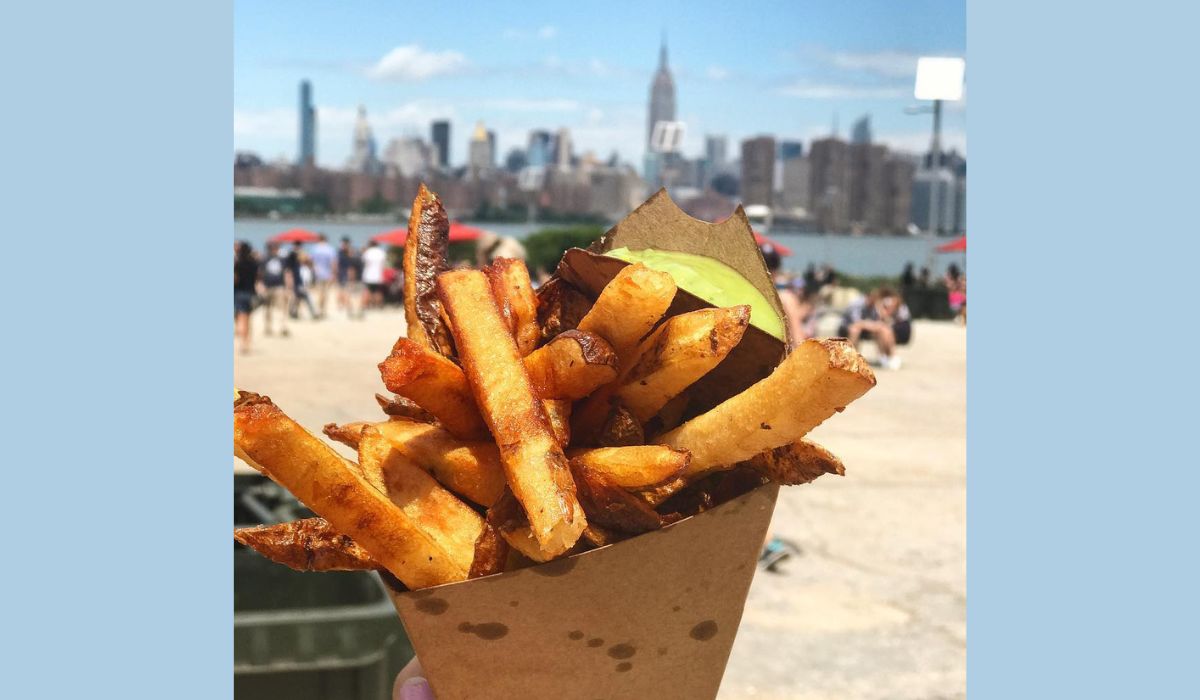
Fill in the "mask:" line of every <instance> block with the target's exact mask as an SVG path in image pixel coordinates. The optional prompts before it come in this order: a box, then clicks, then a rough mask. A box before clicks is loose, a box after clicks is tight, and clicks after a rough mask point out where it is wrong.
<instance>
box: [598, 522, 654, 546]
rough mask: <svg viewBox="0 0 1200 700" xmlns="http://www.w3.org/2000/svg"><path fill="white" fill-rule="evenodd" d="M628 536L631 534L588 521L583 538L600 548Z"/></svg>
mask: <svg viewBox="0 0 1200 700" xmlns="http://www.w3.org/2000/svg"><path fill="white" fill-rule="evenodd" d="M664 524H666V523H664ZM628 537H629V535H626V534H624V533H621V532H617V531H616V530H610V529H608V528H606V527H600V526H599V525H597V524H596V523H588V526H587V529H586V530H584V531H583V537H582V539H584V540H586V541H587V543H588V544H590V545H592V547H595V548H597V549H599V548H600V547H607V546H608V545H610V544H616V543H617V542H620V541H621V540H624V539H627V538H628Z"/></svg>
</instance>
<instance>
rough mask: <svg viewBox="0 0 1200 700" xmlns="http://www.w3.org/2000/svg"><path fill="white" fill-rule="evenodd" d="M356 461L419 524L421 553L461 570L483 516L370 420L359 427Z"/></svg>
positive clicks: (468, 563)
mask: <svg viewBox="0 0 1200 700" xmlns="http://www.w3.org/2000/svg"><path fill="white" fill-rule="evenodd" d="M388 422H390V421H388ZM358 464H359V467H360V468H361V469H362V471H363V474H365V475H366V477H367V481H368V482H370V483H372V484H376V485H379V484H382V485H383V488H384V492H385V493H386V495H387V497H388V498H389V499H391V501H392V503H394V504H395V505H396V507H397V508H399V509H400V510H401V511H402V512H403V513H404V515H406V516H407V517H408V519H409V520H410V521H411V522H412V523H414V524H415V525H416V526H417V527H418V528H419V529H420V531H421V533H422V534H423V535H424V537H425V539H426V540H428V541H429V545H428V547H429V549H430V550H431V551H430V552H429V553H428V555H427V556H432V557H437V558H441V559H445V560H447V561H449V562H450V563H451V564H452V565H454V566H455V567H457V569H458V570H461V571H462V572H463V575H464V576H467V575H468V574H469V572H470V570H471V563H472V561H473V560H474V558H475V542H476V540H478V539H479V536H480V534H481V533H482V531H483V518H481V517H480V516H479V514H478V513H476V512H475V511H474V510H472V509H471V507H470V506H468V505H467V504H465V503H463V502H462V501H460V500H458V498H457V497H455V495H454V494H452V493H450V492H449V491H447V490H446V489H444V488H442V486H441V485H440V484H438V483H437V481H435V480H434V478H433V477H432V476H430V475H429V474H427V473H426V472H425V470H424V469H422V468H421V467H420V466H418V465H417V463H416V462H413V461H412V460H411V459H409V458H408V457H407V456H406V455H404V454H403V453H402V452H400V451H399V450H396V449H394V448H393V447H392V442H391V441H390V440H388V439H387V438H385V437H384V436H383V435H382V434H380V432H379V430H377V429H376V428H375V427H373V426H368V427H366V428H363V431H362V437H361V438H360V439H359V442H358ZM401 580H402V581H403V580H404V579H401Z"/></svg>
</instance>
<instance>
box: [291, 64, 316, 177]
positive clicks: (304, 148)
mask: <svg viewBox="0 0 1200 700" xmlns="http://www.w3.org/2000/svg"><path fill="white" fill-rule="evenodd" d="M316 160H317V110H316V108H315V107H313V103H312V85H311V84H310V83H309V82H308V81H307V80H301V81H300V157H299V158H297V160H296V162H297V164H299V165H313V164H314V163H315V162H316Z"/></svg>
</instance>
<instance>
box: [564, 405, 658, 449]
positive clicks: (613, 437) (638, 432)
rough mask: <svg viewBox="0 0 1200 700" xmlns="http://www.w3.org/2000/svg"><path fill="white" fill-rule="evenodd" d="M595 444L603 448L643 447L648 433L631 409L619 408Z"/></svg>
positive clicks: (613, 411)
mask: <svg viewBox="0 0 1200 700" xmlns="http://www.w3.org/2000/svg"><path fill="white" fill-rule="evenodd" d="M571 427H572V428H575V427H576V424H575V423H572V424H571ZM594 442H595V443H596V444H597V445H599V446H601V447H626V446H631V445H641V444H642V443H644V442H646V433H645V431H644V430H643V429H642V422H641V421H639V420H638V419H637V418H634V417H633V414H632V413H630V412H629V409H627V408H625V407H624V406H617V407H616V408H615V409H613V410H612V412H611V413H609V414H608V419H607V420H606V421H605V423H604V426H603V427H602V428H601V429H600V433H599V435H598V436H597V437H596V439H595V440H594Z"/></svg>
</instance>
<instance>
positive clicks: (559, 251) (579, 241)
mask: <svg viewBox="0 0 1200 700" xmlns="http://www.w3.org/2000/svg"><path fill="white" fill-rule="evenodd" d="M604 231H605V229H604V227H603V226H567V227H563V228H548V229H542V230H541V231H538V232H537V233H534V234H531V235H530V236H529V237H528V238H526V239H525V240H524V241H521V242H522V243H523V244H524V245H525V253H526V263H527V264H528V265H529V272H530V274H531V275H536V274H537V272H536V271H537V270H538V269H543V270H546V271H547V272H553V271H554V268H555V267H557V266H558V261H559V259H561V258H562V256H563V253H565V252H567V249H568V248H586V247H587V246H588V245H590V244H591V242H592V241H594V240H596V239H597V238H599V237H600V236H601V235H602V234H603V233H604Z"/></svg>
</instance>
